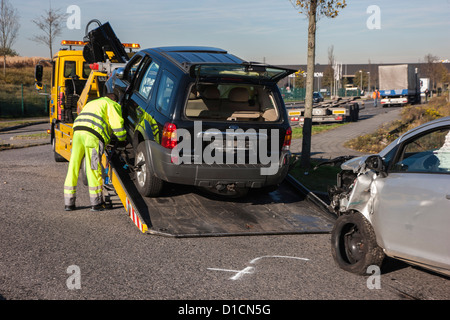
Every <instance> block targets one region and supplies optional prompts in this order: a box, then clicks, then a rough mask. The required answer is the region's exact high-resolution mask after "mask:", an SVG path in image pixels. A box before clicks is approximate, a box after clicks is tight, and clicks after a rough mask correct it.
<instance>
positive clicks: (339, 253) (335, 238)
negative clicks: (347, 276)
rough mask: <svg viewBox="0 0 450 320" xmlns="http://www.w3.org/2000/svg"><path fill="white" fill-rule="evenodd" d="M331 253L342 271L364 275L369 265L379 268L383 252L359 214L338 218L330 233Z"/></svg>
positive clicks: (365, 220)
mask: <svg viewBox="0 0 450 320" xmlns="http://www.w3.org/2000/svg"><path fill="white" fill-rule="evenodd" d="M331 253H332V256H333V259H334V260H335V261H336V263H337V265H338V266H339V267H341V268H342V269H344V270H346V271H348V272H352V273H356V274H360V275H364V274H367V268H368V267H369V266H371V265H376V266H379V267H381V263H382V262H383V259H384V252H383V249H381V248H380V247H379V246H378V244H377V242H376V238H375V232H374V230H373V228H372V226H371V224H370V222H369V221H368V220H367V219H366V218H365V217H364V216H363V215H362V214H360V213H359V212H352V213H349V214H344V215H342V216H340V217H339V218H338V219H337V221H336V223H335V225H334V227H333V230H332V231H331Z"/></svg>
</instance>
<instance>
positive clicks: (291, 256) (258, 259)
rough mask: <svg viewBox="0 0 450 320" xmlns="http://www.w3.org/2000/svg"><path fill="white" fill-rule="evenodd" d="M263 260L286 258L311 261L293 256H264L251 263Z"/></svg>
mask: <svg viewBox="0 0 450 320" xmlns="http://www.w3.org/2000/svg"><path fill="white" fill-rule="evenodd" d="M263 258H284V259H296V260H303V261H309V259H307V258H299V257H292V256H262V257H258V258H255V259H253V260H252V261H250V263H255V262H256V261H258V260H261V259H263Z"/></svg>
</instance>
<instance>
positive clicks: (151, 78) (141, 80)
mask: <svg viewBox="0 0 450 320" xmlns="http://www.w3.org/2000/svg"><path fill="white" fill-rule="evenodd" d="M159 65H160V64H159V62H157V61H154V60H152V59H151V58H150V57H149V56H146V57H144V58H143V61H142V62H141V63H140V65H139V67H138V68H137V69H136V74H135V75H134V78H133V82H132V83H131V88H130V89H129V90H128V92H129V94H128V95H127V96H126V98H125V99H126V100H125V101H124V102H123V104H124V105H125V109H126V110H127V121H126V122H127V125H128V128H127V132H129V134H130V136H131V137H133V136H134V133H135V131H136V130H144V129H145V128H143V127H144V125H145V119H148V118H149V115H148V114H147V113H146V111H145V110H146V109H148V108H147V107H148V105H149V104H150V101H151V100H152V97H153V91H154V90H153V89H154V87H155V84H156V80H157V77H158V74H159ZM147 121H148V120H147Z"/></svg>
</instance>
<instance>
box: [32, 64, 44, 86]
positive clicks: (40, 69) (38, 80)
mask: <svg viewBox="0 0 450 320" xmlns="http://www.w3.org/2000/svg"><path fill="white" fill-rule="evenodd" d="M43 76H44V66H43V65H41V64H38V65H36V67H35V69H34V82H35V85H36V89H37V90H42V87H43V86H42V78H43Z"/></svg>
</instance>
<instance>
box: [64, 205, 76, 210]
mask: <svg viewBox="0 0 450 320" xmlns="http://www.w3.org/2000/svg"><path fill="white" fill-rule="evenodd" d="M64 210H65V211H73V210H75V205H73V206H65V207H64Z"/></svg>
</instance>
